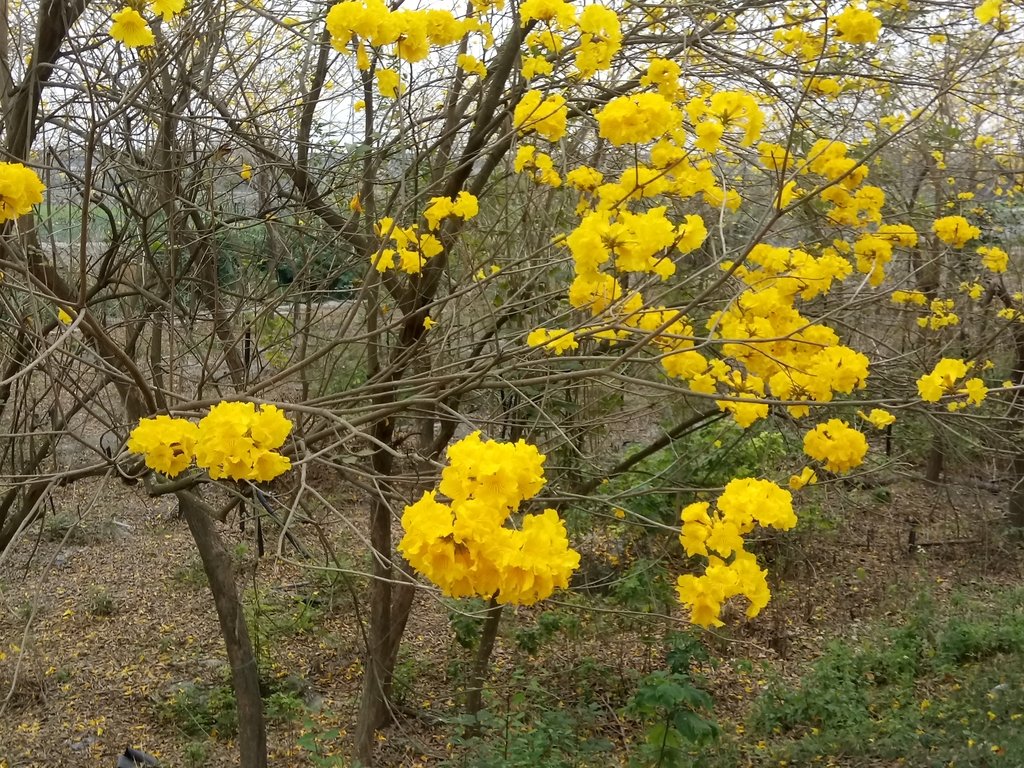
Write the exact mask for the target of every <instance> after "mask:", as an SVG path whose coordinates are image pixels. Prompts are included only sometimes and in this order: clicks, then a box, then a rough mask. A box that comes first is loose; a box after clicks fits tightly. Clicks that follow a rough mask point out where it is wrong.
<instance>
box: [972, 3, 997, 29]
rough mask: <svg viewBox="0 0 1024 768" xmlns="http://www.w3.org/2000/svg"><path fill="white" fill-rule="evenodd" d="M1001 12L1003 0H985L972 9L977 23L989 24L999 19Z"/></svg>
mask: <svg viewBox="0 0 1024 768" xmlns="http://www.w3.org/2000/svg"><path fill="white" fill-rule="evenodd" d="M1002 12H1003V0H985V2H983V3H982V4H981V5H979V6H978V7H977V8H975V9H974V18H976V19H977V20H978V23H979V24H991V23H992V22H994V21H999V18H1000V14H1001V13H1002Z"/></svg>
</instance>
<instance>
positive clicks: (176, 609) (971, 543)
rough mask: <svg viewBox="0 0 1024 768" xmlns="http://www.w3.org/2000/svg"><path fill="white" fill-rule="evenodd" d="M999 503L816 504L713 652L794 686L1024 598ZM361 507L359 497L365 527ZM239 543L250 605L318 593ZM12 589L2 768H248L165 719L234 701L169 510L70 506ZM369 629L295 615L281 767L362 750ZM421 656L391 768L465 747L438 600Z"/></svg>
mask: <svg viewBox="0 0 1024 768" xmlns="http://www.w3.org/2000/svg"><path fill="white" fill-rule="evenodd" d="M988 488H989V485H988V484H987V483H985V482H978V481H977V480H976V479H972V478H970V477H964V478H962V479H961V480H960V482H959V483H950V484H948V485H945V486H942V487H931V486H927V485H925V484H924V483H923V482H920V481H910V480H905V481H899V482H895V483H893V484H891V485H889V486H887V487H885V488H873V489H872V488H856V487H853V486H851V485H849V484H842V483H837V484H835V485H834V486H830V487H823V488H819V489H817V491H816V493H817V494H818V496H817V497H816V503H815V508H814V509H805V510H803V512H802V517H801V525H800V527H799V528H798V532H797V533H796V535H793V536H791V537H789V538H787V539H785V540H783V541H782V542H781V543H780V544H779V545H778V548H777V549H776V550H773V551H772V553H771V558H770V559H772V560H773V561H774V565H773V564H772V563H769V564H768V565H769V569H770V572H772V574H773V576H772V577H773V579H774V581H775V584H774V587H773V593H774V594H773V601H772V603H771V604H770V605H769V607H768V608H767V609H766V610H765V611H764V612H763V613H762V615H761V616H760V617H758V618H757V619H756V620H754V621H750V622H745V621H742V620H737V622H738V623H736V624H735V625H733V626H730V627H728V628H726V630H724V631H720V632H712V633H709V634H708V635H707V640H708V643H709V644H710V645H711V646H712V647H713V648H714V650H715V651H716V653H717V654H719V655H722V656H725V657H730V656H731V657H742V658H748V659H753V660H762V661H766V662H768V663H770V664H771V665H772V666H773V668H774V669H775V670H776V671H777V672H778V673H779V674H782V675H784V676H785V675H793V676H795V675H797V674H798V673H799V671H800V670H801V669H802V668H805V665H806V663H807V661H808V660H809V659H811V658H813V657H814V656H816V655H817V654H818V653H819V652H820V650H821V648H822V646H823V644H824V643H825V641H827V640H828V639H829V638H831V637H835V636H837V635H844V636H856V634H857V633H858V631H859V630H860V628H861V627H862V626H863V625H864V624H865V623H866V622H868V621H870V620H872V619H878V618H880V617H886V616H897V615H899V612H900V611H901V609H902V608H906V607H907V604H908V602H909V601H910V600H912V598H913V595H914V594H915V591H916V588H917V587H918V586H920V585H922V584H928V585H930V586H931V587H933V591H936V592H937V593H939V594H942V593H943V591H951V590H953V589H955V588H956V587H957V586H958V585H961V584H966V583H978V582H982V583H984V582H990V583H993V584H995V583H999V582H1008V583H1010V582H1014V581H1019V579H1020V572H1021V563H1022V560H1021V556H1020V552H1019V550H1018V548H1017V547H1016V545H1010V544H1007V543H1006V540H1005V537H1003V536H1002V534H1001V530H1000V528H999V518H1000V512H1001V509H1002V505H1003V503H1004V497H1003V496H1002V495H1000V494H997V493H993V492H991V491H990V490H989V489H988ZM358 503H359V502H358V499H357V498H356V497H353V499H352V501H351V504H352V507H353V509H355V510H356V511H355V512H353V515H354V516H355V517H357V518H358V516H359V512H358ZM821 509H827V510H829V512H828V514H827V515H825V514H824V513H822V512H821V511H820V510H821ZM223 533H224V535H225V537H226V539H227V540H228V542H229V546H231V547H233V548H234V549H235V554H236V557H237V559H238V562H239V563H240V587H241V588H243V589H252V588H254V587H255V589H256V592H255V594H258V595H260V596H261V597H262V598H263V599H265V600H267V601H268V603H269V602H273V601H276V602H274V604H275V605H278V606H280V605H282V604H284V605H288V604H292V605H294V604H295V600H296V599H297V598H298V597H299V596H308V595H310V594H316V593H317V590H318V586H317V585H318V584H319V582H318V578H320V577H319V576H318V575H317V574H316V573H311V572H310V571H308V570H303V569H300V568H298V567H296V566H294V565H292V564H290V563H288V562H284V561H282V560H279V559H276V558H274V557H272V556H269V555H268V556H266V557H264V558H262V559H260V558H257V557H255V555H254V554H253V551H252V549H253V548H252V541H253V532H252V527H251V526H250V527H249V530H247V531H246V532H245V533H242V532H241V531H239V530H238V527H237V526H236V525H232V526H225V528H224V529H223ZM911 535H913V541H914V542H915V543H914V546H913V547H911V546H910V544H909V542H910V539H911ZM271 538H273V537H271ZM361 547H362V545H361V544H355V545H354V546H353V550H354V551H357V550H359V549H360V548H361ZM270 549H271V550H272V549H273V546H272V545H271V546H270ZM360 556H361V555H360V554H359V553H358V552H356V554H355V555H354V557H353V563H354V566H353V570H354V571H358V570H359V566H358V564H359V563H360V562H362V561H360V559H359V558H360ZM0 590H2V592H0V704H2V705H3V707H4V711H3V714H2V717H0V766H6V768H24V767H27V766H42V765H67V766H83V767H84V766H96V767H97V768H100V767H102V768H110V767H111V766H112V765H114V763H115V762H116V755H117V754H118V753H120V752H121V751H123V749H124V747H125V746H126V745H130V746H133V747H135V748H138V749H141V750H144V751H146V752H148V753H150V754H152V755H154V756H156V757H157V758H159V759H160V760H161V762H162V764H163V765H165V766H189V765H192V764H196V765H199V764H201V765H204V766H228V765H231V764H233V762H234V761H235V759H236V758H235V757H234V745H233V744H232V742H231V741H230V739H226V738H223V737H220V738H216V736H218V734H216V733H211V734H209V735H210V736H213V737H215V738H197V737H195V736H190V735H188V734H186V733H185V732H184V729H183V727H182V723H181V721H180V719H178V720H176V719H174V718H173V717H168V715H167V702H168V700H170V699H171V698H173V696H174V695H175V692H177V691H181V690H182V689H183V688H188V687H195V686H199V687H203V686H216V685H218V684H221V685H222V684H223V682H224V680H225V674H226V660H225V655H224V650H223V647H222V643H221V640H220V631H219V627H218V625H217V619H216V615H215V613H214V610H213V606H212V601H211V600H210V597H209V594H208V592H207V590H206V588H205V585H204V581H203V575H202V570H201V567H200V566H199V564H198V558H197V556H196V554H195V552H194V548H193V545H192V543H191V539H190V536H189V533H188V529H187V526H186V525H185V523H184V521H183V520H181V519H180V518H179V517H178V516H177V513H176V508H175V504H174V502H173V501H172V500H170V499H167V498H160V499H150V498H148V497H146V495H145V493H144V491H143V490H142V488H141V486H135V487H127V486H123V485H120V484H116V483H103V482H102V481H99V480H90V481H84V482H81V483H78V484H76V485H74V486H72V487H70V488H64V489H60V491H59V493H58V495H57V496H56V497H55V498H54V504H53V509H52V511H51V512H50V513H49V514H48V519H47V520H45V521H44V522H43V524H42V525H37V526H35V527H33V528H32V529H31V530H30V531H29V532H28V535H26V536H24V537H23V538H22V539H21V540H20V542H19V543H18V545H17V546H16V547H15V548H14V550H13V552H11V553H9V555H8V556H7V558H6V560H4V561H3V562H2V564H0ZM304 599H305V598H304ZM289 601H291V603H289ZM354 614H355V612H354V611H353V609H352V602H351V600H349V599H348V598H347V597H346V594H345V590H334V591H332V592H331V595H330V599H329V600H326V599H325V600H323V601H321V602H320V603H318V607H317V614H316V621H315V623H314V624H311V625H310V626H296V625H294V616H292V620H293V626H291V627H290V631H289V633H288V634H287V636H281V637H277V638H275V639H274V640H273V643H274V645H273V649H272V651H273V652H272V654H271V656H272V660H271V667H270V670H269V674H270V676H271V678H274V679H277V680H279V681H281V688H282V689H284V688H286V687H288V686H290V688H288V689H289V690H293V691H296V692H297V694H296V695H298V696H300V697H301V698H302V700H303V701H304V703H305V704H306V706H307V711H306V712H305V713H304V714H302V715H301V716H300V717H297V718H292V719H290V720H288V721H275V722H273V723H271V725H270V728H269V743H270V750H271V764H272V765H288V766H300V765H306V764H312V763H307V762H306V758H304V757H303V755H304V754H305V753H304V751H303V750H302V749H300V748H299V746H298V740H299V738H300V735H301V733H302V731H303V727H304V722H305V721H307V720H308V721H309V722H308V726H309V727H311V728H314V729H315V730H318V731H320V732H325V731H330V730H331V729H334V728H336V729H338V735H337V738H336V739H333V740H331V742H330V743H329V744H326V745H325V747H324V748H325V751H331V752H346V751H347V750H348V747H349V741H348V738H347V735H348V731H349V730H350V729H351V728H352V727H353V723H354V707H355V702H356V701H357V699H358V689H359V682H360V672H361V666H360V649H361V641H360V637H361V635H360V628H359V622H358V621H357V618H356V616H355V615H354ZM673 621H680V619H678V618H676V619H673ZM503 642H504V640H501V639H499V646H498V649H497V652H496V666H497V667H500V666H501V664H502V657H503V653H504V650H503V647H502V644H503ZM602 643H603V639H602V638H592V647H591V648H590V649H589V651H588V652H591V651H592V652H595V653H599V652H601V651H600V650H596V649H599V648H600V647H601V645H602ZM405 647H406V649H407V651H408V655H409V656H410V657H411V658H413V659H416V660H417V666H416V670H417V675H414V676H413V681H412V685H413V695H412V696H409V697H407V706H408V707H410V708H412V709H414V710H417V711H418V713H419V715H418V716H416V717H409V718H403V719H402V720H401V721H400V722H398V723H397V724H396V725H395V726H393V727H392V728H391V729H390V730H389V731H387V732H386V733H385V734H383V735H382V737H381V740H382V754H383V757H382V765H396V766H397V765H403V766H410V767H411V766H416V765H419V766H425V765H431V764H435V763H437V762H439V761H440V759H441V758H443V757H444V756H445V754H446V751H447V748H448V747H447V745H446V741H445V739H446V736H445V733H444V732H443V730H442V729H440V728H438V727H436V721H435V720H433V719H432V717H431V716H430V714H431V712H432V711H434V710H437V711H444V710H448V709H451V710H454V709H455V708H456V707H457V706H458V702H457V695H456V692H455V691H454V690H452V689H451V685H450V681H447V680H446V678H445V672H444V669H445V664H446V659H448V658H449V657H450V655H451V654H453V653H457V652H459V649H458V647H457V646H456V645H455V644H454V642H453V639H452V632H451V629H450V627H449V624H448V617H447V613H446V610H445V608H444V606H443V605H442V604H441V603H440V601H439V600H437V598H436V596H435V595H433V593H431V592H429V591H426V590H425V591H424V592H423V594H422V595H421V596H420V598H419V600H418V602H417V607H416V610H415V613H414V616H413V620H412V623H411V624H410V627H409V630H408V634H407V643H406V646H405ZM606 647H607V648H608V650H607V652H608V653H611V652H615V653H620V654H621V653H625V654H627V655H628V654H629V653H631V652H633V651H631V650H630V649H629V646H628V645H622V644H611V643H607V644H606ZM613 648H614V650H612V649H613ZM624 648H625V649H626V650H623V649H624ZM637 652H639V651H637ZM557 655H558V649H552V651H551V653H550V654H549V655H548V656H547V658H545V657H543V656H542V657H541V658H540V659H538V662H537V663H538V665H544V664H558V663H563V662H564V660H563V661H562V662H560V661H559V659H558V658H557ZM628 661H629V660H628V658H627V662H628ZM637 662H638V663H639V660H637ZM644 663H646V661H645V662H644ZM708 675H709V677H710V678H711V680H712V683H713V685H714V695H715V701H716V716H717V717H718V718H719V719H720V720H721V721H723V722H725V723H729V722H733V721H735V722H738V719H739V718H740V717H741V716H742V714H743V712H744V711H745V708H746V707H747V705H748V704H749V702H750V700H751V698H752V696H753V695H754V694H756V692H757V691H758V690H759V688H760V686H761V685H762V684H763V682H764V681H763V680H759V679H757V675H749V674H746V673H742V672H737V671H736V668H735V667H734V666H729V665H721V666H719V667H717V668H716V669H715V670H709V671H708ZM499 677H500V675H499ZM501 684H502V685H508V681H507V680H503V681H501ZM446 685H447V686H448V687H447V688H446V687H445V686H446ZM195 742H198V743H199V744H201V747H197V746H195ZM190 744H192V745H193V746H191V747H190ZM190 749H191V750H193V751H192V752H189V750H190ZM200 756H201V761H199V760H200ZM5 761H6V762H5ZM190 761H191V762H190Z"/></svg>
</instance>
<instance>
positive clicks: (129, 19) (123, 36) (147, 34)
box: [110, 6, 156, 48]
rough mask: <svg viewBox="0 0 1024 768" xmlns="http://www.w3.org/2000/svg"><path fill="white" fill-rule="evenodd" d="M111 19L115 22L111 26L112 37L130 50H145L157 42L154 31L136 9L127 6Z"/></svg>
mask: <svg viewBox="0 0 1024 768" xmlns="http://www.w3.org/2000/svg"><path fill="white" fill-rule="evenodd" d="M110 18H111V19H112V20H113V22H114V23H113V24H111V25H110V36H111V37H112V38H114V39H115V40H117V41H118V42H121V43H124V44H125V45H127V46H128V47H129V48H143V47H145V46H148V45H153V43H154V42H156V38H154V37H153V30H152V29H150V28H149V24H147V23H146V20H145V19H144V18H142V14H140V13H139V12H138V11H137V10H135V9H134V8H131V7H129V6H125V7H124V8H122V9H121V10H120V11H118V12H117V13H115V14H113V15H112V16H111V17H110Z"/></svg>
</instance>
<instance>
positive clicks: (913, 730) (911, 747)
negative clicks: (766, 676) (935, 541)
mask: <svg viewBox="0 0 1024 768" xmlns="http://www.w3.org/2000/svg"><path fill="white" fill-rule="evenodd" d="M953 609H954V611H955V614H956V615H955V616H947V617H941V616H939V614H938V611H937V610H936V608H935V605H934V603H933V601H932V600H931V598H930V597H929V596H928V595H924V596H921V597H920V598H919V599H918V600H917V602H916V604H915V605H914V606H913V608H912V610H911V612H910V614H909V616H908V617H907V620H906V621H905V622H904V623H903V625H902V626H898V627H897V626H883V627H879V628H875V629H873V630H869V631H868V632H867V633H866V634H865V636H863V637H859V638H850V639H844V640H840V641H836V642H834V643H832V644H831V645H829V646H828V648H827V649H826V651H825V653H824V655H823V656H822V657H821V658H820V659H819V660H818V661H817V662H815V663H814V665H813V666H812V667H811V669H810V671H809V672H808V673H807V674H805V675H804V676H803V678H802V679H801V680H800V681H799V683H797V684H795V685H793V684H788V683H784V682H779V681H776V682H774V683H772V684H770V685H769V687H768V689H767V690H766V691H765V692H764V693H763V694H762V695H761V697H760V698H759V699H758V701H757V703H756V705H755V707H754V710H753V712H752V715H751V717H750V722H749V724H748V729H747V735H746V736H745V737H744V739H743V741H742V742H741V743H740V744H738V745H737V746H738V747H739V749H740V750H741V751H742V752H743V753H744V758H745V761H747V762H748V763H749V764H750V765H779V764H780V761H789V763H790V764H794V765H803V764H811V763H817V762H818V761H823V760H824V761H826V763H827V761H828V760H833V761H838V763H837V764H841V765H844V766H859V765H864V766H866V765H876V764H877V761H880V760H898V759H900V758H904V759H905V758H907V756H909V755H913V764H914V765H915V766H920V767H921V768H932V767H933V766H934V768H939V766H948V765H956V766H990V765H991V766H996V765H1006V764H1007V763H1006V762H1005V759H1006V757H1007V756H1013V755H1018V756H1019V755H1022V754H1024V729H1022V728H1021V725H1024V590H1010V591H1006V592H1003V593H1000V594H996V595H994V596H988V597H987V598H978V597H975V598H970V597H963V596H961V597H960V598H959V599H958V600H954V603H953Z"/></svg>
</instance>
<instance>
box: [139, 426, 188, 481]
mask: <svg viewBox="0 0 1024 768" xmlns="http://www.w3.org/2000/svg"><path fill="white" fill-rule="evenodd" d="M198 437H199V428H198V427H197V426H196V425H195V424H193V423H192V422H191V421H188V420H187V419H174V418H171V417H170V416H165V415H160V416H155V417H153V418H149V419H142V420H141V421H140V422H139V424H138V426H137V427H135V429H133V430H132V432H131V435H130V436H129V438H128V450H130V451H132V452H133V453H141V454H143V455H144V456H145V459H146V466H147V467H149V468H150V469H154V470H156V471H157V472H162V473H163V474H165V475H167V476H168V477H175V476H176V475H180V474H181V473H182V472H183V471H185V469H186V468H188V466H189V464H191V463H192V459H193V457H194V456H195V448H196V441H197V439H198Z"/></svg>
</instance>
